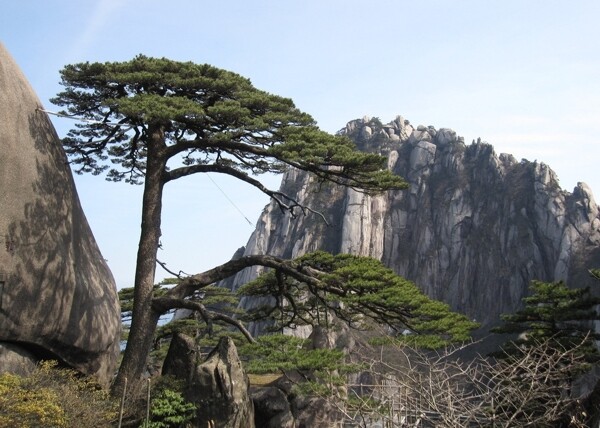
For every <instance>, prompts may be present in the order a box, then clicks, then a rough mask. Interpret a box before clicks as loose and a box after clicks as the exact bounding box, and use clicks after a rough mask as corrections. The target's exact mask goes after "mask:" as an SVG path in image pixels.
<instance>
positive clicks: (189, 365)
mask: <svg viewBox="0 0 600 428" xmlns="http://www.w3.org/2000/svg"><path fill="white" fill-rule="evenodd" d="M199 359H200V354H199V352H198V351H197V349H196V345H195V343H194V339H192V338H191V337H188V336H185V335H184V334H180V333H177V334H175V335H174V336H173V339H172V340H171V344H170V346H169V351H168V353H167V357H166V358H165V362H164V364H163V370H162V374H163V375H169V376H173V377H175V378H176V379H179V380H181V381H183V382H184V385H185V387H184V391H183V393H184V397H185V398H186V400H187V401H189V402H191V403H195V404H196V405H197V408H198V411H197V413H196V418H195V419H194V426H198V427H206V426H209V427H219V428H253V427H254V426H255V425H254V406H253V404H252V400H251V399H250V395H249V387H250V384H249V380H248V376H246V373H245V372H244V370H243V368H242V363H241V361H240V359H239V357H238V354H237V350H236V347H235V344H234V343H233V340H232V339H231V338H229V337H223V338H221V340H220V341H219V344H218V345H217V347H216V348H215V349H214V350H213V351H212V352H211V353H210V354H209V355H208V357H207V358H206V360H205V361H203V362H201V361H199Z"/></svg>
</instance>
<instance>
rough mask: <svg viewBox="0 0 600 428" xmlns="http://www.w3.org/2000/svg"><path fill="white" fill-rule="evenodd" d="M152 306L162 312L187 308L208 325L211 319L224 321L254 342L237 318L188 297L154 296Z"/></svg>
mask: <svg viewBox="0 0 600 428" xmlns="http://www.w3.org/2000/svg"><path fill="white" fill-rule="evenodd" d="M152 307H153V308H154V309H155V310H158V311H160V312H162V313H165V312H167V311H170V310H171V309H189V310H192V311H196V312H198V313H199V314H200V316H201V317H202V319H203V320H204V322H205V323H207V324H208V325H210V324H211V323H212V322H213V321H221V322H224V323H226V324H229V325H231V326H233V327H235V328H237V329H238V330H239V331H240V332H241V333H242V334H243V335H244V337H245V338H246V340H248V342H250V343H255V342H256V341H255V340H254V338H253V337H252V334H250V332H249V331H248V330H247V329H246V327H244V325H243V324H242V323H241V322H240V321H239V320H236V319H235V318H232V317H230V316H228V315H225V314H222V313H219V312H214V311H210V310H208V309H206V307H205V306H204V305H203V304H202V303H200V302H198V301H195V300H188V299H173V298H168V297H155V298H154V299H152Z"/></svg>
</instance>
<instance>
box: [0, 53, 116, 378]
mask: <svg viewBox="0 0 600 428" xmlns="http://www.w3.org/2000/svg"><path fill="white" fill-rule="evenodd" d="M40 107H41V104H40V102H39V100H38V99H37V97H36V95H35V94H34V92H33V90H32V88H31V87H30V85H29V83H28V82H27V80H26V79H25V77H24V76H23V74H22V73H21V71H20V70H19V68H18V66H17V65H16V64H15V63H14V61H13V59H12V58H11V57H10V55H9V54H8V52H7V51H6V50H5V48H4V47H3V46H2V45H1V44H0V111H1V112H2V115H1V116H0V208H1V210H2V214H1V215H0V241H1V242H0V345H1V344H2V343H3V342H10V343H11V349H12V351H11V353H12V352H16V353H17V354H20V355H25V354H27V355H32V356H34V357H35V358H48V357H49V358H57V359H59V360H60V361H62V362H63V363H66V364H68V365H69V366H72V367H74V368H76V369H78V370H80V371H81V372H83V373H86V374H93V375H95V376H97V378H98V380H99V381H100V382H101V383H104V384H107V383H108V382H109V380H110V379H111V377H112V375H113V371H114V369H115V367H116V361H117V355H118V352H119V340H120V329H121V323H120V309H119V301H118V297H117V291H116V286H115V283H114V280H113V277H112V274H111V272H110V270H109V269H108V266H107V265H106V262H105V261H104V259H103V258H102V255H101V254H100V251H99V249H98V246H97V245H96V242H95V240H94V237H93V235H92V232H91V231H90V228H89V225H88V223H87V220H86V218H85V215H84V214H83V211H82V209H81V206H80V203H79V199H78V196H77V192H76V190H75V185H74V182H73V177H72V175H71V171H70V169H69V166H68V163H67V159H66V156H65V154H64V152H63V149H62V146H61V143H60V140H59V138H58V136H57V135H56V132H55V130H54V128H53V126H52V124H51V122H50V120H49V119H48V116H47V115H46V114H45V113H43V112H41V111H39V110H37V109H38V108H40ZM15 347H16V348H20V349H21V350H23V351H24V352H19V351H16V350H15V349H14V348H15ZM3 355H7V352H4V353H0V368H1V367H4V362H3V361H4V360H3Z"/></svg>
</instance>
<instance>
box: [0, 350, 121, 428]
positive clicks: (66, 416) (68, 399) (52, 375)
mask: <svg viewBox="0 0 600 428" xmlns="http://www.w3.org/2000/svg"><path fill="white" fill-rule="evenodd" d="M116 416H117V404H116V403H115V402H114V401H113V400H112V399H111V398H110V397H109V395H108V393H107V392H106V391H104V390H101V389H100V388H99V387H98V385H96V384H95V383H94V382H93V381H92V380H91V379H89V378H85V377H81V376H80V375H78V374H77V372H75V371H74V370H70V369H62V368H58V367H57V363H56V362H53V361H48V362H42V363H41V364H40V365H39V366H38V367H37V368H36V369H35V370H34V372H33V373H32V374H31V375H30V376H27V377H21V376H16V375H13V374H9V373H4V374H2V375H0V426H12V427H18V428H29V427H31V428H34V427H56V428H60V427H73V426H78V427H109V426H112V424H113V423H114V421H115V420H116Z"/></svg>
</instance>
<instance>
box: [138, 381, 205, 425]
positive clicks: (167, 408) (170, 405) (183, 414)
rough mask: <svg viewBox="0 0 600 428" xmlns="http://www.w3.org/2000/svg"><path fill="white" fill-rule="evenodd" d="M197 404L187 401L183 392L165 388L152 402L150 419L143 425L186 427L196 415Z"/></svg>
mask: <svg viewBox="0 0 600 428" xmlns="http://www.w3.org/2000/svg"><path fill="white" fill-rule="evenodd" d="M195 412H196V405H195V404H194V403H190V402H187V401H186V400H185V399H184V398H183V395H181V393H179V392H177V391H173V390H171V389H163V390H161V391H160V393H159V394H158V395H157V396H156V397H154V398H153V399H152V401H151V403H150V421H149V422H148V423H147V424H145V425H143V426H144V427H148V428H179V427H185V426H186V424H187V423H188V422H190V421H191V420H192V419H193V418H194V415H195Z"/></svg>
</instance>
